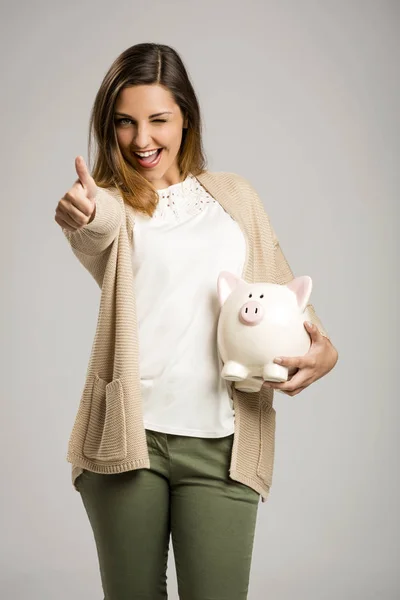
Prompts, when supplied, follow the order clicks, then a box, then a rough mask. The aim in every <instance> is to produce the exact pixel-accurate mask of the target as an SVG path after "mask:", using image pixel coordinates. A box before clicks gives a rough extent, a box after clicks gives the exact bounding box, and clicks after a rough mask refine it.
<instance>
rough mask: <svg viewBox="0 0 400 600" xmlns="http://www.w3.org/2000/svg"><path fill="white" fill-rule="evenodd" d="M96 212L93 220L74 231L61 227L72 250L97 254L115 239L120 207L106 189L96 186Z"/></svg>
mask: <svg viewBox="0 0 400 600" xmlns="http://www.w3.org/2000/svg"><path fill="white" fill-rule="evenodd" d="M95 203H96V213H95V216H94V219H93V221H91V223H87V224H86V225H85V226H84V227H81V228H80V229H77V230H76V231H69V230H68V229H64V228H62V231H63V233H64V235H65V237H66V238H67V239H68V241H69V243H70V244H71V246H72V249H73V250H77V251H78V252H79V253H80V254H83V255H88V256H97V255H99V254H101V253H102V252H104V250H105V249H106V248H108V247H109V246H110V244H111V243H112V242H113V241H114V240H115V238H116V236H117V235H118V231H119V228H120V225H121V220H122V213H123V211H122V207H121V205H120V204H119V202H118V200H116V198H114V196H113V195H112V194H111V193H110V192H108V191H107V190H106V189H104V188H101V187H98V191H97V194H96V197H95Z"/></svg>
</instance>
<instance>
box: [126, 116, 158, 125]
mask: <svg viewBox="0 0 400 600" xmlns="http://www.w3.org/2000/svg"><path fill="white" fill-rule="evenodd" d="M122 121H129V122H130V123H132V120H131V119H128V118H127V117H122V118H121V119H116V123H118V124H119V123H121V124H122ZM151 122H152V123H166V122H167V121H166V120H165V119H154V121H151Z"/></svg>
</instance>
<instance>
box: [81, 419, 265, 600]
mask: <svg viewBox="0 0 400 600" xmlns="http://www.w3.org/2000/svg"><path fill="white" fill-rule="evenodd" d="M146 435H147V444H148V448H149V455H150V469H137V470H134V471H128V472H126V473H118V474H111V475H108V474H107V475H104V474H99V473H93V472H92V471H87V470H85V471H84V472H83V473H82V474H81V475H80V476H79V477H78V479H77V480H76V487H77V489H78V491H79V492H80V495H81V498H82V501H83V504H84V507H85V509H86V512H87V515H88V518H89V521H90V525H91V527H92V530H93V534H94V539H95V543H96V548H97V555H98V560H99V568H100V576H101V582H102V587H103V591H104V600H164V599H166V598H168V595H167V576H166V571H167V561H168V550H169V541H170V537H171V539H172V545H173V552H174V559H175V566H176V575H177V582H178V591H179V598H180V600H245V599H247V593H248V585H249V576H250V566H251V559H252V551H253V542H254V533H255V525H256V518H257V508H258V503H259V499H260V494H258V493H257V492H256V491H254V490H253V489H251V488H250V487H248V486H246V485H244V484H242V483H240V482H236V481H233V480H231V479H229V475H228V473H229V465H230V456H231V450H232V444H233V434H232V435H229V436H227V437H223V438H200V437H189V436H183V435H172V434H169V433H168V434H167V433H158V432H156V431H150V430H146Z"/></svg>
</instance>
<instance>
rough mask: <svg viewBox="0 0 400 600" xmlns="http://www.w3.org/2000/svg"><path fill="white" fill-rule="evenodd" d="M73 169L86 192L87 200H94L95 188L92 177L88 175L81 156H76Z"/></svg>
mask: <svg viewBox="0 0 400 600" xmlns="http://www.w3.org/2000/svg"><path fill="white" fill-rule="evenodd" d="M75 169H76V173H77V175H78V177H79V181H80V182H81V184H82V186H83V187H84V189H85V190H86V193H87V196H88V198H89V199H90V200H94V197H95V196H96V191H97V186H96V184H95V181H94V179H93V177H92V176H91V174H90V173H89V170H88V168H87V166H86V162H85V159H84V158H83V156H77V157H76V158H75Z"/></svg>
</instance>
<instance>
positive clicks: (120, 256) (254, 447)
mask: <svg viewBox="0 0 400 600" xmlns="http://www.w3.org/2000/svg"><path fill="white" fill-rule="evenodd" d="M197 179H198V181H199V182H200V183H201V185H203V186H204V187H205V188H206V190H207V191H208V192H209V193H210V194H211V196H213V197H214V198H215V199H216V200H217V201H218V202H219V203H220V204H221V206H222V207H223V208H224V209H225V211H226V212H227V213H228V214H230V215H231V217H232V218H233V219H235V220H236V221H237V223H238V225H239V226H240V228H241V229H242V231H243V233H244V235H245V238H246V242H247V255H246V262H245V266H244V269H243V274H242V277H243V279H245V280H246V281H247V282H253V283H256V282H262V281H268V282H272V283H280V284H284V283H287V282H288V281H290V280H291V279H293V277H294V275H293V273H292V271H291V269H290V267H289V265H288V263H287V261H286V259H285V257H284V254H283V253H282V250H281V248H280V245H279V241H278V239H277V236H276V234H275V232H274V230H273V227H272V226H271V223H270V221H269V218H268V215H267V213H266V211H265V209H264V207H263V204H262V202H261V200H260V198H259V196H258V195H257V193H256V191H255V190H254V188H253V187H252V186H251V185H250V183H249V182H248V181H247V180H246V179H244V178H243V177H241V176H239V175H236V174H234V173H224V172H220V173H212V172H209V171H207V172H206V173H203V174H201V175H198V176H197ZM96 206H97V208H96V215H95V218H94V219H93V221H92V222H91V223H89V224H88V225H85V226H84V227H83V228H81V229H79V230H77V231H74V232H71V231H68V230H66V229H63V232H64V234H65V236H66V238H67V239H68V241H69V242H70V244H71V248H72V251H73V252H74V254H75V255H76V256H77V258H78V259H79V261H80V262H81V263H82V265H83V266H84V267H85V268H86V269H87V270H88V271H89V272H90V273H91V274H92V276H93V277H94V279H95V280H96V281H97V283H98V285H99V287H100V288H101V298H100V307H99V313H98V320H97V328H96V334H95V337H94V341H93V346H92V352H91V356H90V360H89V364H88V368H87V374H86V381H85V385H84V389H83V392H82V396H81V400H80V404H79V407H78V412H77V415H76V418H75V423H74V426H73V429H72V433H71V436H70V440H69V445H68V454H67V461H68V462H70V463H72V482H73V484H74V485H75V480H76V478H77V477H78V475H79V474H80V473H81V472H82V469H88V470H89V471H94V472H96V473H122V472H124V471H130V470H133V469H140V468H149V467H150V460H149V454H148V450H147V443H146V432H145V429H144V425H143V415H142V405H141V395H140V374H139V348H138V339H137V330H136V326H137V324H136V307H135V294H134V279H133V273H132V266H131V265H132V263H131V260H132V247H133V246H132V244H133V223H134V211H133V209H132V207H131V206H130V205H129V204H127V203H125V202H124V200H123V198H122V196H121V195H120V193H119V192H118V190H117V188H114V187H113V188H108V189H104V188H99V189H98V194H97V196H96ZM308 316H309V319H310V320H311V321H312V322H313V323H314V324H315V325H316V326H317V327H318V329H319V330H320V332H321V333H322V334H323V335H325V336H326V337H329V336H328V335H327V333H326V332H325V331H324V329H323V326H322V324H321V322H320V320H319V318H318V317H317V315H316V314H315V311H314V308H313V306H312V305H311V304H309V305H308ZM221 364H222V363H221V359H220V365H221ZM232 391H233V408H234V410H235V432H234V441H233V448H232V455H231V461H230V471H229V475H230V478H231V479H232V480H236V481H238V482H241V483H242V484H244V485H247V486H249V487H251V488H252V489H254V490H255V491H257V492H258V493H259V494H261V497H262V501H263V502H265V501H266V499H267V497H268V494H269V490H270V486H271V483H272V472H273V463H274V449H275V417H276V414H275V408H274V407H273V392H274V390H273V389H266V388H264V389H263V390H261V391H260V392H257V393H246V392H240V391H238V390H236V389H235V388H234V387H233V389H232Z"/></svg>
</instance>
